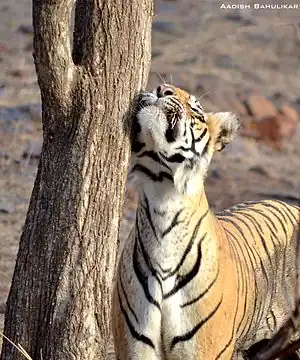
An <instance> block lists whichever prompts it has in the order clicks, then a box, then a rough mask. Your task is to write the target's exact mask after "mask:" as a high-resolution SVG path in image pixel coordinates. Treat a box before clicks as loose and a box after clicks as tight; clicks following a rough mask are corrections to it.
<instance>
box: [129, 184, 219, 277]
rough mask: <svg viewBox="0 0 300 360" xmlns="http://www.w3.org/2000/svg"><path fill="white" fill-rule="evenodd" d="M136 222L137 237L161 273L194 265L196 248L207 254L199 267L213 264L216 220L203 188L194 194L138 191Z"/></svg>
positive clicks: (210, 267) (215, 246)
mask: <svg viewBox="0 0 300 360" xmlns="http://www.w3.org/2000/svg"><path fill="white" fill-rule="evenodd" d="M143 190H145V189H143ZM136 221H137V224H136V225H137V226H136V228H137V229H138V231H137V239H138V240H139V239H140V241H142V242H143V246H144V251H145V253H146V254H147V257H149V259H151V261H152V262H153V263H156V264H158V265H159V266H160V267H161V268H162V270H163V272H166V273H167V272H168V271H171V272H172V271H173V270H174V269H175V268H176V267H178V266H179V265H180V266H181V267H182V268H184V267H186V268H190V267H191V266H195V265H194V264H197V257H198V256H201V254H200V255H199V251H200V252H202V253H203V255H205V256H206V259H202V260H201V261H202V263H203V264H202V265H201V266H205V264H206V263H207V264H206V265H207V267H208V268H209V270H213V268H214V267H215V263H216V262H217V260H216V259H217V258H218V248H219V244H218V240H217V239H218V237H217V236H216V229H215V228H216V219H215V216H214V215H213V214H212V213H211V212H210V210H209V206H208V202H207V198H206V195H205V192H204V190H202V191H201V192H200V193H199V194H197V195H196V196H193V197H188V196H186V195H182V194H179V193H178V192H176V191H173V192H172V191H169V192H164V193H161V192H159V191H158V192H157V193H153V192H152V193H148V194H147V192H146V191H145V192H144V191H140V198H139V206H138V210H137V219H136ZM201 242H202V243H203V244H201ZM200 246H201V250H199V249H200ZM187 255H188V256H187ZM202 258H203V256H202ZM212 273H214V271H212Z"/></svg>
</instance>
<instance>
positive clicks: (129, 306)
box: [117, 273, 139, 323]
mask: <svg viewBox="0 0 300 360" xmlns="http://www.w3.org/2000/svg"><path fill="white" fill-rule="evenodd" d="M119 279H120V284H121V289H122V293H123V296H124V298H125V300H126V304H127V307H128V309H129V310H130V312H131V314H132V315H133V317H134V318H135V321H136V322H137V323H139V320H138V318H137V316H136V313H135V312H134V310H133V309H132V307H131V305H130V302H129V300H128V297H127V294H126V291H125V288H124V285H123V281H122V276H121V273H120V277H119ZM117 287H119V283H118V282H117ZM118 293H119V289H118Z"/></svg>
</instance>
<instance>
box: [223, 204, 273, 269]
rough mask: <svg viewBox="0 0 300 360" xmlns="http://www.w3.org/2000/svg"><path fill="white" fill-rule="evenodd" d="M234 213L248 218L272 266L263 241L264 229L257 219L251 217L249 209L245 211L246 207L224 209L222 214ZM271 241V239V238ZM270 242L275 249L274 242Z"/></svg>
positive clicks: (232, 214) (230, 214) (229, 214)
mask: <svg viewBox="0 0 300 360" xmlns="http://www.w3.org/2000/svg"><path fill="white" fill-rule="evenodd" d="M219 215H221V214H218V217H219ZM236 215H241V216H243V217H245V218H246V219H248V220H249V221H250V222H251V224H252V225H253V226H254V228H255V230H256V232H257V234H258V236H259V238H260V240H261V243H262V245H263V248H264V250H265V252H266V254H267V257H268V259H269V262H270V264H271V266H272V265H273V263H272V257H271V255H270V253H269V249H268V246H267V244H266V241H265V239H264V230H263V228H262V226H261V225H260V223H259V222H257V220H256V218H255V217H253V216H252V215H251V214H249V211H247V209H244V210H233V211H232V213H231V212H227V211H226V213H225V214H224V216H233V217H234V216H236ZM238 218H239V217H238ZM271 241H272V238H271ZM272 243H273V246H274V249H275V248H276V244H275V243H274V242H273V241H272Z"/></svg>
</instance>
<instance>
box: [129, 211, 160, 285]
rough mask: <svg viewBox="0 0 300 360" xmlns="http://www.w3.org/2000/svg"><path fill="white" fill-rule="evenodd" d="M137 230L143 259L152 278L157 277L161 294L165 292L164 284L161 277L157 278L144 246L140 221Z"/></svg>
mask: <svg viewBox="0 0 300 360" xmlns="http://www.w3.org/2000/svg"><path fill="white" fill-rule="evenodd" d="M137 220H138V216H137ZM136 228H137V239H138V243H139V246H140V249H141V251H142V255H143V258H144V261H145V263H146V265H147V266H148V269H149V270H150V272H151V274H152V276H154V277H155V279H156V280H157V282H158V284H159V286H160V290H161V292H163V288H162V284H161V281H160V279H159V277H158V276H157V271H156V270H155V269H154V267H153V265H152V264H151V260H150V257H149V255H148V253H147V251H146V249H145V246H144V244H143V241H142V238H141V234H140V228H139V226H138V221H136Z"/></svg>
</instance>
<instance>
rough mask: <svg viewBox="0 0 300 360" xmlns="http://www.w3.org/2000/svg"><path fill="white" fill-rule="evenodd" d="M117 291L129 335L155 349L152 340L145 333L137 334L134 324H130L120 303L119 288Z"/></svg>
mask: <svg viewBox="0 0 300 360" xmlns="http://www.w3.org/2000/svg"><path fill="white" fill-rule="evenodd" d="M117 291H118V297H119V303H120V308H121V311H122V313H123V315H124V317H125V320H126V324H127V326H128V328H129V331H130V333H131V335H132V336H133V337H134V338H135V339H136V340H137V341H141V342H143V343H144V344H146V345H149V346H150V347H151V348H152V349H155V346H154V344H153V342H152V341H151V340H150V339H149V338H148V337H147V336H145V335H143V334H139V333H138V332H137V331H136V329H135V328H134V326H133V325H132V323H131V321H130V319H129V316H128V314H127V313H126V311H125V309H124V307H123V305H122V301H121V296H120V293H119V290H118V288H117Z"/></svg>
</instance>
